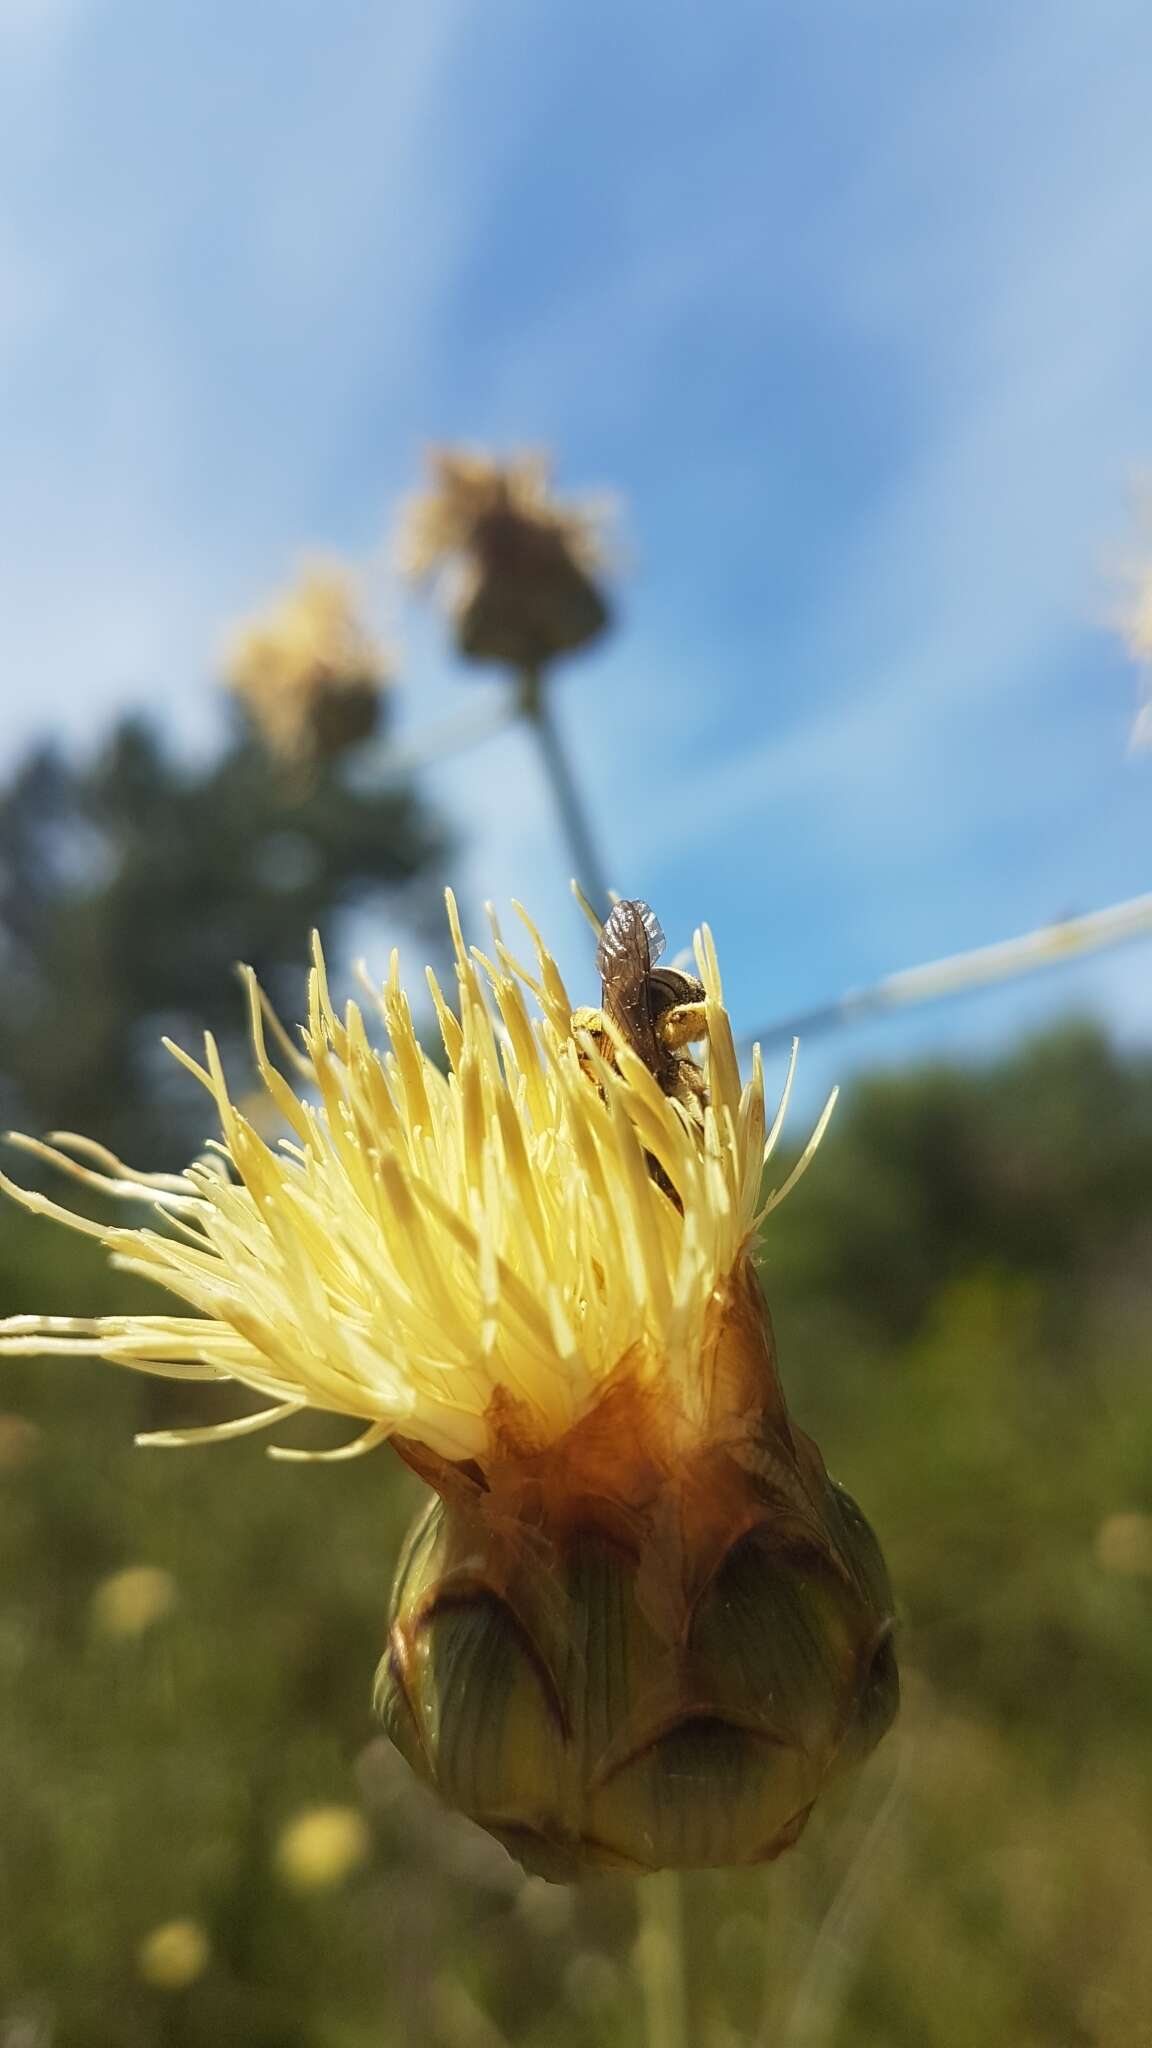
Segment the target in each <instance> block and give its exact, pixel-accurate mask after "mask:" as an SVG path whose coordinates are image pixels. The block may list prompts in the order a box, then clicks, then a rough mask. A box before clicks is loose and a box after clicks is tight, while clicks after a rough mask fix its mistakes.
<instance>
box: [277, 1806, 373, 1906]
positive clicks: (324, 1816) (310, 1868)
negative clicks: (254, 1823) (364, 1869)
mask: <svg viewBox="0 0 1152 2048" xmlns="http://www.w3.org/2000/svg"><path fill="white" fill-rule="evenodd" d="M371 1847H372V1838H371V1836H370V1834H369V1832H368V1826H367V1822H366V1821H365V1820H364V1817H363V1815H362V1814H360V1813H358V1812H357V1811H356V1808H355V1807H354V1806H310V1807H307V1808H306V1809H305V1810H304V1812H303V1813H298V1814H297V1815H296V1818H295V1819H294V1820H291V1821H289V1822H288V1825H287V1827H285V1828H284V1829H283V1830H282V1832H281V1834H280V1838H279V1840H278V1841H277V1844H276V1869H277V1872H278V1874H279V1877H280V1879H281V1882H282V1883H283V1884H286V1885H287V1886H288V1887H289V1889H290V1890H291V1891H296V1892H322V1891H330V1890H332V1889H333V1888H334V1887H335V1886H337V1885H341V1884H343V1883H344V1882H345V1881H346V1879H348V1878H349V1877H351V1875H352V1873H353V1871H354V1870H359V1868H360V1866H361V1864H363V1863H366V1862H367V1860H368V1856H369V1853H370V1851H371Z"/></svg>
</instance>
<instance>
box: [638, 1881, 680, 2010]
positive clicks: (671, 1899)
mask: <svg viewBox="0 0 1152 2048" xmlns="http://www.w3.org/2000/svg"><path fill="white" fill-rule="evenodd" d="M636 1896H637V1901H638V1907H639V1914H640V1925H639V1929H638V1932H637V1936H636V1969H637V1974H638V1976H639V1978H640V1988H641V1991H642V1994H643V1998H644V2023H645V2029H644V2030H645V2041H646V2044H647V2048H688V2001H687V1992H686V1988H685V1982H684V1887H683V1880H682V1879H681V1877H680V1873H679V1872H678V1871H675V1870H661V1871H658V1872H657V1873H656V1875H655V1876H654V1877H645V1878H641V1879H639V1880H638V1882H637V1886H636Z"/></svg>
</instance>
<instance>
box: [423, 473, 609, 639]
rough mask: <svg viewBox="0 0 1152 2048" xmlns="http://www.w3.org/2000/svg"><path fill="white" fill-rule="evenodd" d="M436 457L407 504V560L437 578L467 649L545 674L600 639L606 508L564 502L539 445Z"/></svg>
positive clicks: (604, 612)
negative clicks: (503, 452)
mask: <svg viewBox="0 0 1152 2048" xmlns="http://www.w3.org/2000/svg"><path fill="white" fill-rule="evenodd" d="M431 468H432V473H433V481H432V485H431V487H430V489H428V490H427V491H425V492H421V493H420V494H418V495H417V496H415V497H413V498H412V499H411V500H410V501H409V503H408V505H407V506H406V507H405V509H404V513H403V515H402V519H401V525H400V534H399V550H398V552H399V560H400V567H401V569H402V571H403V573H404V574H405V575H407V576H408V577H409V578H411V580H412V581H414V582H424V581H433V582H437V583H438V586H439V590H440V594H441V597H442V599H443V601H444V603H445V606H446V609H447V610H448V613H449V615H450V617H451V619H452V623H453V629H454V633H455V638H456V644H457V647H458V649H459V651H460V653H461V654H462V655H464V657H465V658H466V659H467V660H470V661H497V662H503V663H506V664H507V665H508V666H510V667H511V668H514V669H516V670H517V671H518V672H519V673H520V674H521V675H535V674H538V672H539V671H540V669H542V668H543V667H545V666H546V664H547V663H548V662H550V661H553V660H555V658H556V656H557V655H560V654H568V653H573V652H574V651H575V650H576V649H577V648H579V647H583V646H586V645H587V644H588V642H589V641H591V640H595V639H597V638H598V637H599V635H600V634H601V633H602V632H603V631H604V629H605V627H606V626H607V624H608V606H607V601H606V599H605V596H604V593H603V590H602V588H601V580H602V577H603V573H604V571H605V568H606V567H607V551H606V548H605V544H604V537H603V535H604V526H605V510H604V508H602V507H599V506H596V505H593V504H586V505H578V504H567V505H565V504H561V503H559V502H558V501H557V499H555V498H554V497H553V495H552V471H551V463H550V462H549V460H548V458H547V456H545V455H542V454H540V453H538V452H527V453H523V454H520V455H515V456H511V457H509V458H508V459H507V460H506V461H503V462H502V461H499V460H498V459H496V458H495V457H493V456H490V455H486V454H482V453H480V452H478V451H474V450H468V449H463V448H442V449H437V450H434V451H433V453H432V456H431Z"/></svg>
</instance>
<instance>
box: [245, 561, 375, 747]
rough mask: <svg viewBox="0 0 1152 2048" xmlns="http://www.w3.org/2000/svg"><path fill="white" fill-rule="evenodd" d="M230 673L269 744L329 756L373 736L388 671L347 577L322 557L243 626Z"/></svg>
mask: <svg viewBox="0 0 1152 2048" xmlns="http://www.w3.org/2000/svg"><path fill="white" fill-rule="evenodd" d="M225 672H226V676H227V680H228V683H229V686H230V687H231V689H232V690H233V691H234V692H235V694H236V696H237V697H238V699H239V700H240V702H241V703H242V705H243V706H244V709H245V710H246V712H247V713H248V716H249V717H250V719H251V720H252V723H253V725H254V726H255V727H256V729H257V731H258V732H259V733H260V734H261V736H262V737H263V739H264V740H265V742H266V744H267V745H268V747H269V748H270V749H271V751H272V752H273V753H274V754H277V755H279V756H280V757H281V758H283V759H284V760H287V761H292V762H310V761H316V760H325V759H328V758H329V757H331V756H332V755H335V754H340V753H343V752H344V750H345V749H346V748H347V747H350V746H354V745H356V744H357V743H358V742H359V741H361V740H363V739H366V738H368V736H369V735H370V734H371V733H372V732H373V730H374V729H375V726H376V722H377V718H378V716H379V707H380V690H381V687H382V685H383V683H384V681H385V679H386V675H387V669H386V664H385V660H384V656H383V653H382V650H381V649H380V648H379V647H378V646H377V644H376V642H375V641H374V640H373V639H372V636H371V635H370V633H369V632H368V631H367V628H366V627H365V626H364V625H363V623H362V622H361V620H360V618H359V615H358V612H357V608H356V602H355V597H354V594H353V590H352V584H351V580H350V578H349V576H348V575H347V573H346V572H345V571H344V570H343V569H342V568H340V567H339V566H338V565H337V564H334V563H330V562H322V561H317V562H313V563H311V564H307V565H305V567H304V569H303V570H302V572H301V574H300V576H299V578H298V580H297V582H296V583H295V584H294V585H293V586H292V588H291V589H290V590H288V591H286V592H285V593H284V595H283V596H282V597H281V598H280V599H279V600H278V601H277V603H276V604H275V605H273V606H272V607H271V609H270V610H269V611H267V612H266V613H265V614H264V615H263V616H262V617H260V618H258V619H255V620H253V621H252V622H251V623H250V624H248V625H246V626H244V627H242V628H241V629H240V630H239V631H238V632H237V634H236V635H235V636H234V639H233V642H232V645H231V647H230V649H229V650H228V653H227V656H226V661H225Z"/></svg>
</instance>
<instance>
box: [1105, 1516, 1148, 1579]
mask: <svg viewBox="0 0 1152 2048" xmlns="http://www.w3.org/2000/svg"><path fill="white" fill-rule="evenodd" d="M1094 1548H1095V1555H1096V1562H1097V1564H1098V1565H1099V1567H1100V1570H1101V1571H1102V1572H1109V1573H1113V1574H1115V1576H1116V1577H1118V1578H1126V1579H1152V1515H1142V1514H1138V1513H1137V1512H1135V1511H1134V1510H1129V1511H1128V1512H1127V1513H1123V1514H1115V1515H1106V1516H1105V1518H1104V1520H1103V1521H1102V1522H1101V1524H1100V1527H1099V1528H1098V1529H1097V1531H1096V1542H1095V1546H1094Z"/></svg>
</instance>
